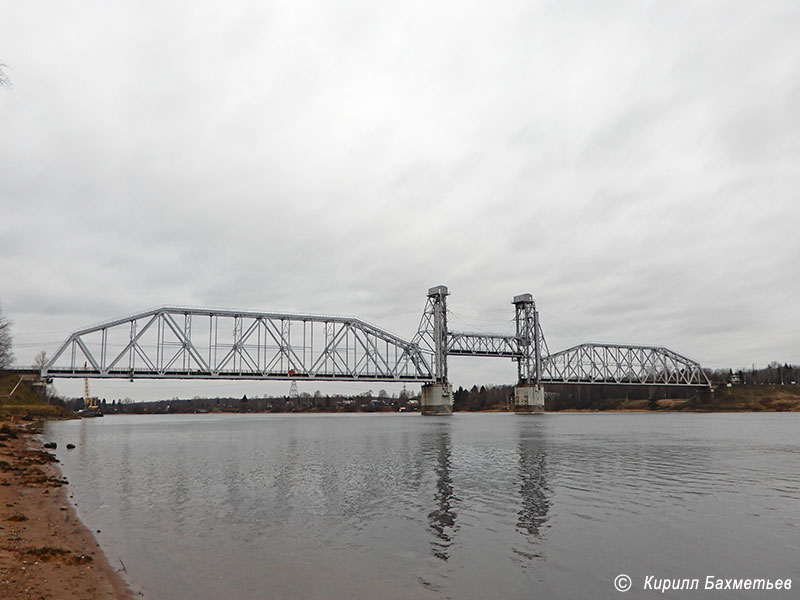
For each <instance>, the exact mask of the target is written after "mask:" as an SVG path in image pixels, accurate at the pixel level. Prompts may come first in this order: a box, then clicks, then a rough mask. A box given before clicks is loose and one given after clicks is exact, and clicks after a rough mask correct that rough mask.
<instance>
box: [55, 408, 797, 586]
mask: <svg viewBox="0 0 800 600" xmlns="http://www.w3.org/2000/svg"><path fill="white" fill-rule="evenodd" d="M45 438H46V439H48V440H52V441H56V442H58V450H57V451H56V453H57V456H58V458H59V459H60V460H61V462H62V469H63V471H64V474H65V475H66V476H67V478H68V479H69V481H70V485H69V490H70V493H71V494H72V495H73V498H72V501H73V502H74V503H76V504H77V508H78V514H79V516H80V518H81V519H82V520H83V521H84V523H86V525H87V526H88V527H89V528H90V529H91V530H92V531H95V530H98V529H99V530H100V533H98V534H96V537H97V538H98V540H99V542H100V544H101V547H102V548H103V549H104V551H105V553H106V555H107V556H108V558H109V560H110V561H111V563H112V565H113V566H115V567H117V568H121V566H122V564H123V563H124V566H125V567H126V576H127V578H128V579H129V581H130V582H131V585H132V587H133V588H134V589H135V590H136V591H137V592H141V593H142V595H143V596H144V597H145V598H148V599H187V600H188V599H192V600H201V599H215V600H216V599H221V598H235V599H237V600H247V599H256V598H258V599H262V598H269V599H293V600H297V599H312V598H313V599H317V598H324V599H331V600H335V599H340V598H341V599H344V598H354V599H381V600H383V599H387V600H389V599H403V600H405V599H409V600H410V599H418V598H422V599H424V598H431V599H438V598H453V599H458V600H473V599H474V600H487V599H493V598H502V599H522V598H525V599H532V598H541V599H549V598H615V597H620V596H622V595H621V594H620V593H618V592H617V591H615V589H614V586H613V582H614V580H615V578H616V576H617V575H619V574H622V573H624V574H627V575H629V576H630V577H631V578H632V581H633V587H632V589H631V590H630V591H629V592H628V593H627V594H625V595H624V597H625V598H635V597H654V595H655V594H657V595H659V596H661V597H664V598H686V597H692V596H693V597H714V598H754V597H756V598H757V597H762V596H760V595H758V594H762V595H764V596H763V597H770V598H782V597H786V598H796V597H797V594H798V593H799V592H798V589H800V480H799V479H798V472H800V414H787V413H773V414H663V413H656V414H649V413H637V414H548V415H542V416H537V415H528V416H521V415H520V416H517V415H511V414H456V415H454V416H452V417H421V416H420V415H401V414H356V415H260V414H255V415H253V414H251V415H184V416H178V415H165V416H107V417H104V418H103V419H87V420H82V421H62V422H52V423H48V424H47V426H46V429H45ZM67 443H73V444H76V445H77V448H76V449H74V450H66V449H65V445H66V444H67ZM648 576H653V577H657V578H698V579H700V590H699V591H672V592H668V593H666V594H660V593H659V592H657V591H651V590H644V589H643V587H644V585H645V581H646V578H647V577H648ZM707 576H714V577H718V578H722V577H724V578H747V577H751V578H770V579H772V580H776V579H779V578H780V579H797V580H798V581H796V582H795V585H794V587H793V589H792V590H791V591H772V592H752V591H751V592H730V591H728V592H705V591H703V589H702V588H703V585H704V581H705V578H706V577H707ZM709 594H710V596H709Z"/></svg>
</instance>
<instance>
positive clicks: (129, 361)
mask: <svg viewBox="0 0 800 600" xmlns="http://www.w3.org/2000/svg"><path fill="white" fill-rule="evenodd" d="M43 375H46V376H50V377H101V378H131V379H132V378H134V377H136V378H153V379H217V378H220V379H260V380H263V379H304V378H307V379H318V380H337V379H347V380H367V381H384V380H390V381H408V380H418V381H430V380H432V379H433V375H432V372H431V366H430V362H429V357H427V356H425V355H424V354H423V353H422V352H420V350H419V348H418V346H417V345H416V344H412V343H411V342H408V341H406V340H403V339H401V338H399V337H397V336H395V335H393V334H391V333H389V332H388V331H384V330H383V329H380V328H378V327H375V326H374V325H370V324H369V323H366V322H365V321H362V320H360V319H356V318H350V317H332V316H320V315H295V314H283V313H259V312H249V311H232V310H221V309H220V310H217V309H196V308H180V307H161V308H156V309H153V310H149V311H145V312H142V313H138V314H135V315H131V316H128V317H124V318H121V319H117V320H113V321H108V322H106V323H101V324H99V325H95V326H93V327H89V328H87V329H82V330H79V331H76V332H74V333H73V334H72V335H71V336H70V337H69V339H68V340H67V341H66V342H64V344H62V345H61V347H60V348H59V349H58V351H57V352H56V353H55V354H54V355H53V358H52V359H51V360H50V362H49V363H48V365H47V366H46V367H45V369H44V370H43Z"/></svg>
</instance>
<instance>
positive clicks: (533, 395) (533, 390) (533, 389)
mask: <svg viewBox="0 0 800 600" xmlns="http://www.w3.org/2000/svg"><path fill="white" fill-rule="evenodd" d="M514 412H515V413H517V414H522V415H531V414H542V413H544V388H543V387H542V386H541V385H539V384H536V385H518V386H516V387H514Z"/></svg>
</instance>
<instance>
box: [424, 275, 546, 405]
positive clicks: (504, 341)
mask: <svg viewBox="0 0 800 600" xmlns="http://www.w3.org/2000/svg"><path fill="white" fill-rule="evenodd" d="M448 295H449V293H448V290H447V287H446V286H443V285H440V286H436V287H433V288H431V289H429V290H428V303H427V305H426V307H425V313H424V314H423V320H422V323H420V331H419V333H418V337H417V338H415V339H418V340H419V341H420V342H421V343H424V344H426V345H427V346H428V347H429V348H430V349H431V350H432V351H433V363H434V364H433V367H434V369H433V371H434V381H433V383H429V384H425V385H423V386H422V406H421V408H422V414H423V415H449V414H451V413H452V412H453V386H452V385H451V384H450V381H449V379H448V376H447V355H448V350H449V348H450V345H451V343H452V341H453V340H452V339H451V336H450V335H449V333H448V329H447V296H448ZM512 304H514V306H515V308H516V317H515V320H516V332H515V334H514V335H513V336H508V335H491V334H488V335H486V334H463V333H459V334H456V335H457V336H458V338H459V340H460V341H461V342H462V343H463V342H465V341H466V342H467V343H468V344H469V343H470V342H472V343H473V344H474V345H475V347H478V346H481V347H482V348H483V349H482V350H480V351H476V352H474V353H472V352H467V353H468V354H474V355H475V356H492V355H494V356H506V357H507V356H512V357H513V359H514V360H516V361H517V370H518V374H519V381H518V383H517V385H516V387H515V388H514V412H516V413H520V414H535V413H542V412H544V389H543V388H542V385H541V375H542V350H543V349H544V348H545V347H546V343H545V341H544V337H543V335H542V331H541V327H540V326H539V313H538V311H537V310H536V304H535V303H534V300H533V296H532V295H531V294H521V295H519V296H515V297H514V300H513V302H512ZM489 346H492V347H494V348H501V349H499V350H494V351H493V350H487V349H486V348H488V347H489ZM509 348H510V349H511V350H509ZM456 353H458V354H462V355H463V354H465V352H464V351H463V350H461V351H457V352H456Z"/></svg>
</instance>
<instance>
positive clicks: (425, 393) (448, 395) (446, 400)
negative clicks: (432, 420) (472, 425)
mask: <svg viewBox="0 0 800 600" xmlns="http://www.w3.org/2000/svg"><path fill="white" fill-rule="evenodd" d="M420 408H421V410H422V414H423V415H451V414H453V386H452V385H450V384H449V383H426V384H425V385H423V386H422V401H421V403H420Z"/></svg>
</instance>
